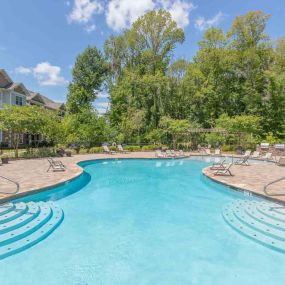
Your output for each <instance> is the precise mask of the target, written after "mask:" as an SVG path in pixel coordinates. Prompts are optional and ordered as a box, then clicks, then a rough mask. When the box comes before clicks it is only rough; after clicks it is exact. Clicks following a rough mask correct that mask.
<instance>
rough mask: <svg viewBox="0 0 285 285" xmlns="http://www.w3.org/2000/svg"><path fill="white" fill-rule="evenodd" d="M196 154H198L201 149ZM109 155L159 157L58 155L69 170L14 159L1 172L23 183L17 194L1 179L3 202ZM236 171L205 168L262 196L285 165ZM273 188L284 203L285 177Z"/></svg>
mask: <svg viewBox="0 0 285 285" xmlns="http://www.w3.org/2000/svg"><path fill="white" fill-rule="evenodd" d="M193 155H194V154H193ZM195 155H197V153H196V154H195ZM107 158H109V159H110V158H155V153H154V152H132V153H128V154H114V155H108V154H85V155H74V156H72V157H62V158H56V159H60V160H61V161H62V162H63V163H64V164H65V165H66V171H63V172H52V171H50V172H47V169H48V166H49V164H48V161H47V159H46V158H42V159H27V160H12V161H10V162H9V164H7V165H2V166H0V175H1V176H5V177H7V178H10V179H12V180H14V181H17V182H18V183H19V184H20V191H19V192H18V193H17V194H16V196H15V195H14V194H12V193H13V192H14V191H15V188H16V186H15V185H14V184H12V183H11V182H5V181H4V180H3V179H1V180H0V192H1V191H5V192H8V193H9V194H1V193H0V202H1V201H2V202H3V201H6V200H9V199H12V198H14V197H21V196H25V195H27V194H31V193H36V192H39V191H43V190H44V189H45V188H50V187H53V186H56V185H58V184H61V183H64V182H66V181H68V180H70V179H73V178H75V177H77V176H79V175H80V174H81V173H82V171H83V170H82V168H81V167H80V166H78V165H77V163H78V162H80V161H84V160H95V159H107ZM232 172H233V174H234V176H233V177H225V176H214V174H213V171H211V170H210V169H209V168H205V169H204V170H203V173H204V175H206V176H208V177H209V178H210V179H213V180H215V181H217V182H220V183H223V184H225V185H228V186H231V187H235V188H238V189H241V190H246V191H250V192H253V193H255V194H257V195H262V196H264V192H263V186H264V185H265V184H266V183H268V182H270V181H272V180H274V179H278V178H280V177H282V176H285V168H283V167H279V166H277V165H276V164H273V163H266V164H265V163H261V164H253V165H250V166H237V165H234V166H233V167H232ZM269 191H270V192H271V193H279V194H280V193H284V196H278V197H276V196H275V197H274V199H275V200H277V201H280V202H283V203H284V202H285V180H283V181H281V182H278V183H276V184H274V185H272V186H270V187H269Z"/></svg>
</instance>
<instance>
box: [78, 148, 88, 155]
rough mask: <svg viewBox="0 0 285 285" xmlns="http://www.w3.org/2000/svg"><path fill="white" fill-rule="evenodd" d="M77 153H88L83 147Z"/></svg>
mask: <svg viewBox="0 0 285 285" xmlns="http://www.w3.org/2000/svg"><path fill="white" fill-rule="evenodd" d="M79 153H80V154H86V153H88V149H87V148H85V147H81V148H80V150H79Z"/></svg>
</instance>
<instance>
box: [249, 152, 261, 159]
mask: <svg viewBox="0 0 285 285" xmlns="http://www.w3.org/2000/svg"><path fill="white" fill-rule="evenodd" d="M259 157H260V152H259V151H254V152H253V154H252V155H251V158H259Z"/></svg>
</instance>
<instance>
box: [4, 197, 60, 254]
mask: <svg viewBox="0 0 285 285" xmlns="http://www.w3.org/2000/svg"><path fill="white" fill-rule="evenodd" d="M10 207H11V208H12V210H11V211H9V212H8V213H9V216H7V217H6V218H5V220H4V219H3V220H4V221H5V222H3V220H2V223H1V224H0V259H3V258H5V257H8V256H10V255H13V254H15V253H18V252H21V251H23V250H25V249H27V248H29V247H31V246H33V245H34V244H36V243H38V242H40V241H41V240H43V239H44V238H46V237H47V236H48V235H49V234H50V233H51V232H52V231H54V230H55V229H56V228H57V227H58V226H59V225H60V223H61V222H62V220H63V211H62V209H61V208H59V207H58V206H57V205H55V204H54V203H52V202H28V203H16V204H15V205H14V207H13V205H10ZM19 213H20V214H19ZM5 215H7V214H5ZM2 216H3V215H2ZM0 217H1V216H0Z"/></svg>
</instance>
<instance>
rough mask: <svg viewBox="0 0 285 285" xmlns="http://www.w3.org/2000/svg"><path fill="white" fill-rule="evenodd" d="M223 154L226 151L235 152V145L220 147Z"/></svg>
mask: <svg viewBox="0 0 285 285" xmlns="http://www.w3.org/2000/svg"><path fill="white" fill-rule="evenodd" d="M221 149H222V151H223V152H227V151H235V149H236V146H235V145H223V146H222V147H221Z"/></svg>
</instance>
